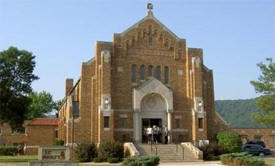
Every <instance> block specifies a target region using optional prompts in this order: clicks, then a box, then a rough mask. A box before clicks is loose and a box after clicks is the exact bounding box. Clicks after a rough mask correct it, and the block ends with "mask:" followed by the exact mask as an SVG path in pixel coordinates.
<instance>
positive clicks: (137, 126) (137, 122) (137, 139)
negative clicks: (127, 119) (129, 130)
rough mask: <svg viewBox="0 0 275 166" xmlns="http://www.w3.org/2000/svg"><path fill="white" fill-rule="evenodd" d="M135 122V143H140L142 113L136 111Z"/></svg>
mask: <svg viewBox="0 0 275 166" xmlns="http://www.w3.org/2000/svg"><path fill="white" fill-rule="evenodd" d="M133 116H134V117H133V119H134V120H133V122H134V125H133V126H134V133H133V134H134V140H135V142H140V141H141V140H140V134H141V133H140V113H139V111H134V114H133Z"/></svg>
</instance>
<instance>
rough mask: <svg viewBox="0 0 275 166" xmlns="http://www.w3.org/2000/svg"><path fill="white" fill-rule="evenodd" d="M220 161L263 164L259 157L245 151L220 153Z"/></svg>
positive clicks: (250, 165)
mask: <svg viewBox="0 0 275 166" xmlns="http://www.w3.org/2000/svg"><path fill="white" fill-rule="evenodd" d="M221 162H222V163H223V164H225V165H230V166H231V165H232V166H233V165H234V166H235V165H242V166H264V165H265V163H264V161H263V160H262V159H261V158H258V157H255V156H253V155H251V154H249V153H247V152H242V153H230V154H223V155H221Z"/></svg>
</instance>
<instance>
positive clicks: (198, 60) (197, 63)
mask: <svg viewBox="0 0 275 166" xmlns="http://www.w3.org/2000/svg"><path fill="white" fill-rule="evenodd" d="M192 63H194V64H195V66H196V68H199V67H200V66H201V58H200V57H192Z"/></svg>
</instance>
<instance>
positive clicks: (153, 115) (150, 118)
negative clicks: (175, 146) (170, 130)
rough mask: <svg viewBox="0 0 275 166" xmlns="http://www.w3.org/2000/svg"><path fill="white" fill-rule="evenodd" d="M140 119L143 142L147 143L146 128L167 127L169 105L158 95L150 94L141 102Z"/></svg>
mask: <svg viewBox="0 0 275 166" xmlns="http://www.w3.org/2000/svg"><path fill="white" fill-rule="evenodd" d="M140 118H141V126H142V127H141V130H142V132H141V133H142V142H146V141H147V138H146V136H145V134H144V129H145V128H147V127H149V126H150V127H152V126H153V125H156V126H159V127H162V125H166V126H167V103H166V101H165V99H164V98H163V97H162V96H161V95H159V94H157V93H150V94H147V95H146V96H144V97H143V98H142V100H141V111H140Z"/></svg>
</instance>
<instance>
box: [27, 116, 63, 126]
mask: <svg viewBox="0 0 275 166" xmlns="http://www.w3.org/2000/svg"><path fill="white" fill-rule="evenodd" d="M57 125H58V119H57V118H37V119H33V120H30V121H27V122H25V123H24V124H23V126H57Z"/></svg>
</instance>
